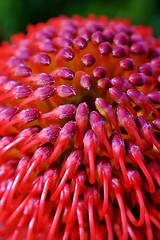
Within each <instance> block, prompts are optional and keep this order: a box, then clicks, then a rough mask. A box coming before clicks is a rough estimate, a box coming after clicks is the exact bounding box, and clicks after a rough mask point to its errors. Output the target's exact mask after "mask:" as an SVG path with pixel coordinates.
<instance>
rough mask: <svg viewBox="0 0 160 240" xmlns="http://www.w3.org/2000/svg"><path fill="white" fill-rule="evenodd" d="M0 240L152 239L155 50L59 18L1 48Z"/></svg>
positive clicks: (158, 214) (158, 101)
mask: <svg viewBox="0 0 160 240" xmlns="http://www.w3.org/2000/svg"><path fill="white" fill-rule="evenodd" d="M0 66H1V67H0V124H1V128H0V239H2V240H23V239H24V240H43V239H47V240H53V239H54V240H60V239H62V240H67V239H68V240H69V239H70V240H73V239H80V240H89V239H91V240H103V239H107V240H139V239H140V240H144V239H147V240H159V239H160V40H159V39H156V38H155V37H154V35H153V33H152V29H151V28H150V27H145V26H141V25H139V26H134V25H132V24H131V23H130V21H129V20H128V19H124V20H122V19H119V18H115V19H112V20H109V19H108V18H107V17H105V16H102V17H99V18H96V17H95V16H93V15H90V16H88V17H87V18H82V17H80V16H77V15H75V16H73V17H72V18H67V17H65V16H60V17H57V18H52V19H50V20H49V21H48V22H47V23H39V24H37V25H35V26H33V25H29V26H28V28H27V33H26V34H21V33H20V34H17V35H14V36H12V38H11V42H10V43H9V42H3V43H2V44H1V46H0Z"/></svg>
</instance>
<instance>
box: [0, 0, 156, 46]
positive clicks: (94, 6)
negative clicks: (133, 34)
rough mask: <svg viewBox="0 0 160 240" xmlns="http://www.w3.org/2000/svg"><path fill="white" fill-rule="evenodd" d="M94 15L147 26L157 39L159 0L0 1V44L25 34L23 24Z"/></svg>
mask: <svg viewBox="0 0 160 240" xmlns="http://www.w3.org/2000/svg"><path fill="white" fill-rule="evenodd" d="M89 13H95V14H96V15H97V16H99V15H102V14H105V15H108V17H109V18H113V17H116V16H119V17H122V18H125V17H130V18H131V21H132V23H133V24H144V25H151V26H152V27H153V29H154V33H155V35H156V36H157V37H160V1H159V0H121V1H120V0H0V41H2V40H3V39H7V40H8V39H9V38H10V36H11V35H12V34H14V33H17V32H25V30H26V25H27V24H30V23H32V24H35V23H37V22H40V21H47V19H49V18H51V17H56V16H58V15H60V14H66V15H67V16H72V14H79V15H82V16H87V15H88V14H89Z"/></svg>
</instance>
